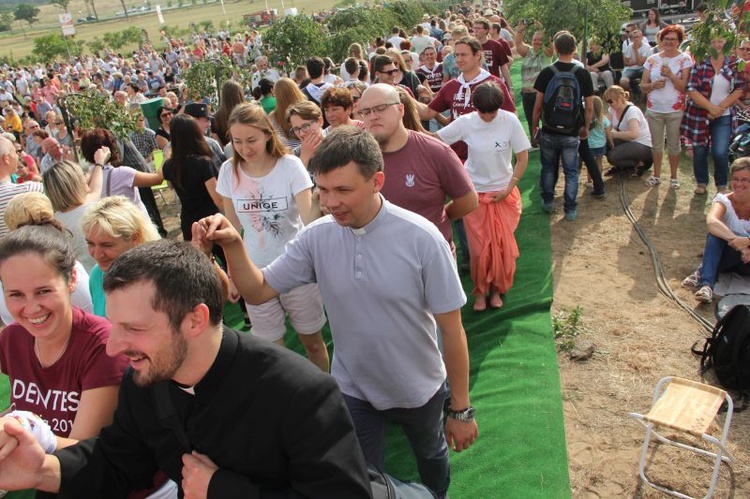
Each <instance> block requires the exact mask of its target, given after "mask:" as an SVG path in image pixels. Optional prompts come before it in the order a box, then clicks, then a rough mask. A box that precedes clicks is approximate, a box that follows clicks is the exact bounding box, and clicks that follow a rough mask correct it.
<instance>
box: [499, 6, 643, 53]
mask: <svg viewBox="0 0 750 499" xmlns="http://www.w3.org/2000/svg"><path fill="white" fill-rule="evenodd" d="M504 6H505V13H506V14H507V15H508V18H509V19H510V20H511V21H516V22H518V21H519V20H520V19H524V18H527V19H529V18H530V19H534V20H535V21H538V22H539V23H541V25H542V27H543V28H544V31H545V33H546V35H547V36H548V37H549V38H551V37H552V36H553V35H554V34H555V33H557V32H558V31H561V30H567V31H570V32H571V33H573V35H574V36H575V37H576V39H578V40H583V39H584V34H586V35H588V36H589V37H590V36H592V35H594V36H597V37H598V38H599V39H600V40H601V41H602V45H603V46H606V43H605V41H606V40H608V39H610V38H612V36H613V35H617V36H619V33H620V25H621V24H622V23H623V22H624V21H627V20H629V19H630V16H631V14H632V10H631V9H630V8H629V7H625V6H624V5H623V4H622V2H621V1H620V0H568V1H565V2H550V1H548V0H508V1H507V2H505V4H504ZM529 31H530V32H533V31H534V30H529Z"/></svg>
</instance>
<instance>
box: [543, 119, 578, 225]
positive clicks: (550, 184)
mask: <svg viewBox="0 0 750 499" xmlns="http://www.w3.org/2000/svg"><path fill="white" fill-rule="evenodd" d="M578 145H579V140H578V136H575V137H569V136H567V135H558V134H556V133H548V132H543V133H542V140H541V143H540V145H539V149H540V151H541V160H542V178H541V180H540V181H539V186H540V187H541V189H542V201H544V204H552V201H553V200H554V199H555V183H556V182H557V167H558V165H559V164H560V159H562V166H563V174H564V175H565V190H564V193H563V200H564V205H563V206H564V208H565V213H569V212H571V211H575V209H576V207H577V206H578V202H577V201H576V198H577V197H578Z"/></svg>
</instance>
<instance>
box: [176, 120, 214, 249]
mask: <svg viewBox="0 0 750 499" xmlns="http://www.w3.org/2000/svg"><path fill="white" fill-rule="evenodd" d="M162 171H163V172H164V178H165V179H167V180H168V181H169V182H171V184H172V186H173V187H174V188H175V191H176V192H177V196H178V197H179V198H180V203H181V205H182V209H181V210H180V228H181V229H182V237H183V238H184V239H185V241H190V239H191V238H192V234H191V227H192V225H193V222H197V221H198V220H200V219H201V218H203V217H207V216H210V215H213V214H215V213H218V212H219V209H220V208H221V206H222V203H223V201H222V198H221V196H220V195H219V194H217V192H216V177H214V176H213V173H212V169H211V149H210V148H209V147H208V143H207V142H206V140H205V138H204V136H203V133H202V132H201V128H200V126H199V125H198V122H197V121H195V119H193V118H192V117H190V116H188V115H185V114H178V115H177V116H175V117H174V118H173V119H172V157H171V158H169V159H168V160H167V161H165V162H164V166H163V167H162Z"/></svg>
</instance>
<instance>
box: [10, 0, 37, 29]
mask: <svg viewBox="0 0 750 499" xmlns="http://www.w3.org/2000/svg"><path fill="white" fill-rule="evenodd" d="M13 15H14V16H15V18H16V20H17V21H26V22H27V23H29V27H31V26H32V25H33V24H34V23H35V22H37V21H38V20H39V19H38V18H37V16H38V15H39V7H34V6H33V5H29V4H27V3H22V4H20V5H19V6H18V7H16V10H15V11H13Z"/></svg>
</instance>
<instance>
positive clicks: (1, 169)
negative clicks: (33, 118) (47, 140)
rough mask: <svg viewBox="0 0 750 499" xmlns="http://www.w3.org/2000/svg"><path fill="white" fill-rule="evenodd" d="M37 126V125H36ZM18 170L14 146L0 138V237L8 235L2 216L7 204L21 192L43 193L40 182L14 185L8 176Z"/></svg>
mask: <svg viewBox="0 0 750 499" xmlns="http://www.w3.org/2000/svg"><path fill="white" fill-rule="evenodd" d="M37 126H39V125H37ZM17 170H18V153H16V146H15V144H13V142H11V141H10V140H8V139H6V138H5V137H0V237H2V236H4V235H5V234H7V233H8V228H7V227H6V226H5V221H4V220H3V214H4V213H5V207H6V206H8V202H9V201H10V200H11V199H13V197H15V196H16V195H17V194H21V193H23V192H44V186H43V185H42V183H41V182H22V183H20V184H14V183H13V182H11V181H10V176H11V175H12V174H14V173H16V171H17Z"/></svg>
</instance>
